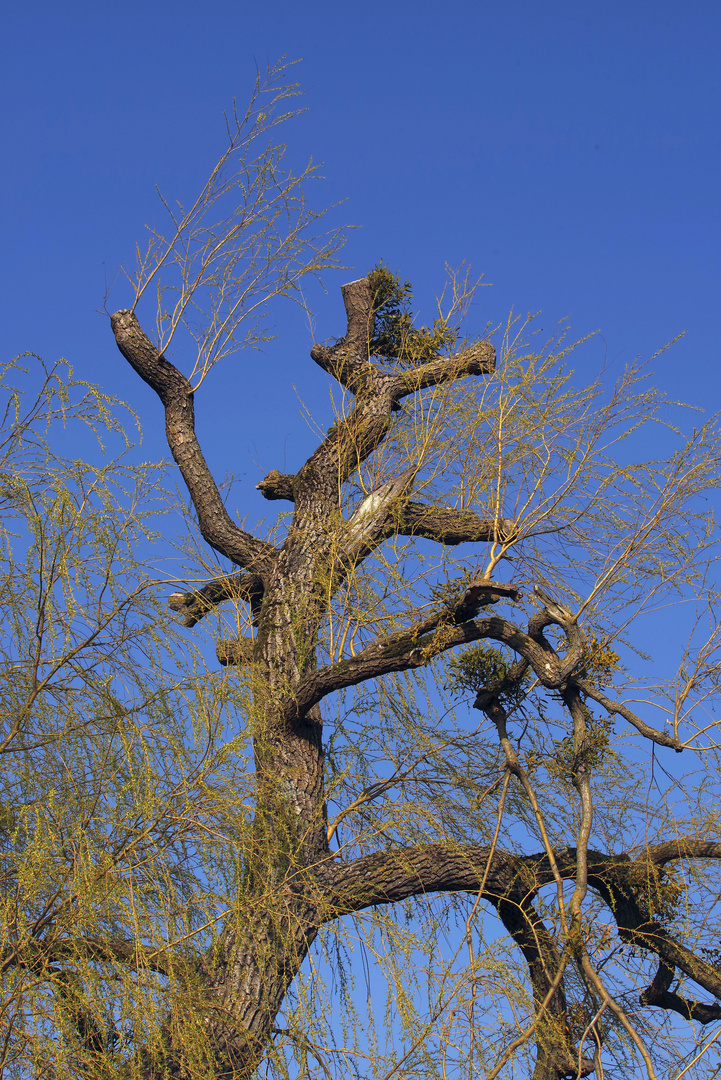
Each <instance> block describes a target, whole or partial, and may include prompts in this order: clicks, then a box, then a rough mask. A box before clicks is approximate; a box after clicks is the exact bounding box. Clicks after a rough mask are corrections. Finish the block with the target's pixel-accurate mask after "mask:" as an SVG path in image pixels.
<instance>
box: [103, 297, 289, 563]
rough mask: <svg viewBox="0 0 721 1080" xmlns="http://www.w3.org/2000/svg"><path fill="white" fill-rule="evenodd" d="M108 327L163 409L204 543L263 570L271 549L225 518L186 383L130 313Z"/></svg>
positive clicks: (124, 312)
mask: <svg viewBox="0 0 721 1080" xmlns="http://www.w3.org/2000/svg"><path fill="white" fill-rule="evenodd" d="M110 325H111V326H112V328H113V333H114V334H115V340H116V342H117V345H118V348H119V349H120V352H121V353H122V354H123V356H124V357H125V359H126V360H127V361H128V363H129V364H130V365H131V367H132V368H133V369H134V370H135V371H136V372H137V373H138V375H139V376H140V377H141V379H143V381H144V382H146V383H147V384H148V386H151V387H152V388H153V390H155V392H156V394H157V395H158V397H159V398H160V400H161V401H162V403H163V405H164V406H165V433H166V437H167V440H168V446H169V448H170V452H171V454H172V455H173V458H174V459H175V461H176V463H177V465H178V467H179V468H180V472H181V474H182V477H183V480H184V481H185V483H186V485H187V488H188V491H189V492H190V497H191V499H192V500H193V506H194V507H195V511H196V513H197V515H198V523H199V525H200V531H201V533H202V535H203V539H204V540H205V541H206V542H207V543H208V544H210V546H211V547H212V548H214V549H215V550H216V551H219V552H220V553H221V554H222V555H225V556H226V558H228V559H231V560H232V562H234V563H236V564H237V565H238V566H245V567H250V568H253V569H254V570H256V571H257V572H263V570H264V569H265V568H266V567H267V566H268V565H269V563H270V560H271V557H272V555H273V553H274V549H273V548H272V547H271V546H270V544H266V543H264V542H263V541H262V540H258V539H257V538H256V537H255V536H252V535H251V534H250V533H247V532H245V531H244V530H243V529H239V528H238V526H237V525H236V524H235V523H234V522H233V521H232V519H231V517H230V515H229V514H228V511H227V510H226V508H225V504H224V503H223V500H222V498H221V496H220V492H219V491H218V488H217V487H216V484H215V481H214V480H213V477H212V475H211V473H210V469H209V468H208V466H207V464H206V461H205V458H204V457H203V454H202V452H201V449H200V445H199V443H198V438H197V436H196V434H195V414H194V406H193V391H192V388H191V385H190V383H189V382H188V380H187V379H186V377H185V375H183V374H182V372H180V371H178V369H177V368H176V367H174V366H173V365H172V364H170V363H169V362H168V361H167V360H166V359H165V357H164V356H161V355H160V353H159V352H158V350H157V349H156V348H155V346H154V345H153V343H152V341H151V340H150V339H149V338H148V337H147V335H146V334H145V332H144V331H143V329H142V327H141V326H140V323H139V322H138V320H137V318H136V316H135V314H134V312H132V311H127V310H121V311H116V312H115V314H114V315H113V316H112V318H111V320H110Z"/></svg>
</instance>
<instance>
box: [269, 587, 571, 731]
mask: <svg viewBox="0 0 721 1080" xmlns="http://www.w3.org/2000/svg"><path fill="white" fill-rule="evenodd" d="M519 596H520V593H519V592H518V590H517V589H516V588H515V586H513V585H506V584H504V583H502V582H494V581H476V582H472V583H471V584H470V585H469V587H468V588H467V589H466V591H465V593H464V594H463V595H462V596H461V597H459V598H458V600H456V601H454V602H452V603H450V604H449V605H448V606H446V607H444V608H442V609H441V610H439V611H436V612H435V613H434V614H433V615H430V616H429V617H428V618H426V619H424V620H422V621H421V622H418V623H416V625H415V626H413V627H410V628H409V629H407V630H399V631H397V632H396V633H393V634H388V635H387V636H386V637H382V638H377V639H376V640H375V641H373V642H371V644H370V645H367V646H366V647H365V648H364V649H362V650H361V652H359V653H357V654H356V655H355V656H352V657H348V658H347V659H345V660H340V661H339V662H338V663H336V664H331V665H329V666H328V667H325V668H320V669H319V670H317V671H313V672H312V673H311V674H310V675H308V676H307V677H306V678H305V679H304V680H303V682H302V683H301V684H300V685H299V687H298V689H297V690H296V692H295V696H294V699H293V701H292V703H290V704H289V706H288V715H287V720H288V721H291V720H293V719H295V718H297V717H298V716H301V715H303V714H304V713H305V711H306V710H307V709H308V708H310V707H311V705H315V704H317V703H318V702H319V701H321V700H322V699H323V698H324V697H326V696H327V695H328V694H331V693H333V692H334V691H336V690H342V689H344V688H345V687H347V686H357V685H358V683H361V682H366V681H367V680H368V679H376V678H380V677H381V676H382V675H388V674H390V673H391V672H396V671H411V670H413V669H414V668H418V667H423V666H424V665H425V664H427V663H428V662H429V661H430V660H431V659H432V658H433V657H434V656H437V655H438V654H439V653H441V652H446V651H447V650H448V649H452V648H455V647H456V646H457V645H464V644H470V643H471V642H473V641H479V640H480V639H482V638H494V639H495V640H497V641H503V642H505V643H506V644H508V645H510V646H511V648H514V649H516V651H517V652H520V653H521V654H522V655H523V656H524V657H526V658H527V659H529V661H530V663H531V665H532V666H534V670H535V669H536V665H538V667H539V668H540V667H541V665H543V667H542V669H541V670H542V676H543V679H544V680H545V681H546V684H549V680H550V685H551V686H552V687H553V688H556V687H557V686H560V685H561V683H562V682H563V681H564V680H565V678H566V677H567V676H566V675H564V674H563V670H564V669H563V667H562V666H559V665H558V664H556V665H555V667H552V665H551V662H550V661H549V660H548V658H547V653H546V652H545V651H544V650H543V649H542V647H541V646H540V645H539V644H538V643H537V642H535V641H534V640H533V639H532V638H530V637H528V635H527V634H524V633H523V632H522V631H520V630H517V628H516V627H514V626H513V625H512V624H511V623H508V622H506V621H505V620H504V619H501V618H497V617H495V618H490V619H481V620H477V621H475V622H474V621H472V620H473V617H474V615H475V614H476V613H477V612H478V610H479V609H480V608H481V607H484V606H487V605H490V604H495V603H498V601H499V600H501V599H511V600H517V599H518V598H519ZM539 678H541V675H539Z"/></svg>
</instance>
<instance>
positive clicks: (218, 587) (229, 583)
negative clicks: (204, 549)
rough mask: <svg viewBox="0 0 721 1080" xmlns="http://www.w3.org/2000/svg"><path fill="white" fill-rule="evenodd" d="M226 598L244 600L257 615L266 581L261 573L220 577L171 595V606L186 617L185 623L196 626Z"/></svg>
mask: <svg viewBox="0 0 721 1080" xmlns="http://www.w3.org/2000/svg"><path fill="white" fill-rule="evenodd" d="M226 600H245V601H246V602H247V603H248V604H250V607H251V611H252V612H253V615H254V617H257V615H258V612H259V611H260V604H261V602H262V600H263V580H262V578H261V577H260V575H258V574H249V573H241V574H232V575H230V576H228V577H222V578H217V579H216V580H215V581H211V582H209V583H208V584H207V585H203V587H202V588H200V589H196V590H195V591H193V592H175V593H171V594H170V596H169V597H168V606H169V607H170V608H171V610H172V611H176V612H177V613H178V614H179V615H181V616H182V617H183V625H184V626H187V627H189V628H190V627H193V626H195V624H196V623H197V622H199V621H200V619H202V618H203V617H204V616H205V615H207V614H208V612H209V611H212V610H213V608H215V607H217V606H218V604H222V603H224V602H225V601H226Z"/></svg>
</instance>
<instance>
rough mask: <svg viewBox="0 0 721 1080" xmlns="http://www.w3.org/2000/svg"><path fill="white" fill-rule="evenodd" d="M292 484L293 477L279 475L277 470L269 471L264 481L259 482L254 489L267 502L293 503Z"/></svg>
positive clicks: (293, 491) (293, 492) (283, 474)
mask: <svg viewBox="0 0 721 1080" xmlns="http://www.w3.org/2000/svg"><path fill="white" fill-rule="evenodd" d="M294 483H295V476H294V475H290V474H288V473H279V472H278V470H277V469H271V470H270V472H269V473H268V475H267V476H266V478H265V480H261V481H260V483H259V484H256V485H255V487H256V490H257V491H259V492H260V493H261V495H262V496H263V498H264V499H268V500H269V501H273V500H276V499H284V500H285V501H286V502H295V490H294V486H293V485H294Z"/></svg>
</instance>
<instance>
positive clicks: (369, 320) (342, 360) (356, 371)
mask: <svg viewBox="0 0 721 1080" xmlns="http://www.w3.org/2000/svg"><path fill="white" fill-rule="evenodd" d="M341 291H342V293H343V303H344V304H345V311H346V320H347V330H346V333H345V337H342V338H341V339H340V341H338V342H336V344H335V345H331V346H330V347H328V346H326V345H314V346H313V348H312V349H311V353H310V355H311V358H312V359H313V360H315V362H316V364H318V366H319V367H322V368H323V370H324V371H327V372H328V374H329V375H332V376H333V378H334V379H337V380H338V382H339V383H340V384H341V385H342V386H345V387H346V388H347V389H348V390H351V391H352V392H353V393H357V392H358V390H359V389H360V387H361V385H362V384H363V380H364V376H365V375H366V373H367V369H368V367H369V354H368V349H369V343H370V341H371V339H372V337H373V330H374V319H373V295H372V293H371V287H370V282H369V281H368V278H367V277H364V278H358V279H357V280H356V281H351V282H349V283H348V284H347V285H343V286H342V287H341Z"/></svg>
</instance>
